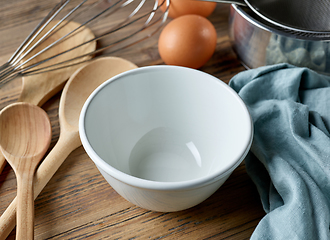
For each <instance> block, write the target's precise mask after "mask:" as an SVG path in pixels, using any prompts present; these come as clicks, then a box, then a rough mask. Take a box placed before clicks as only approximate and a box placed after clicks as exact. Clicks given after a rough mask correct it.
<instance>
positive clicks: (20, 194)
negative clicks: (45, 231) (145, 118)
mask: <svg viewBox="0 0 330 240" xmlns="http://www.w3.org/2000/svg"><path fill="white" fill-rule="evenodd" d="M33 238H34V198H33V174H26V175H25V177H24V178H21V177H18V178H17V232H16V239H17V240H33Z"/></svg>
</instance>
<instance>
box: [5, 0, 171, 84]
mask: <svg viewBox="0 0 330 240" xmlns="http://www.w3.org/2000/svg"><path fill="white" fill-rule="evenodd" d="M151 1H152V3H151ZM169 4H170V0H138V1H137V0H115V1H114V2H111V1H104V0H80V1H78V3H77V1H74V0H62V1H61V2H59V3H58V4H57V5H56V6H55V7H54V8H53V9H52V10H51V11H50V12H49V13H48V15H47V16H46V17H45V18H44V19H43V20H42V21H41V22H40V23H39V24H38V25H37V27H36V28H35V29H34V30H33V31H32V32H31V33H30V35H29V36H28V37H27V38H26V39H25V41H24V42H23V43H22V44H21V45H20V47H19V48H18V49H17V50H16V52H15V53H14V54H13V55H12V57H11V58H10V59H9V60H8V61H7V62H6V63H5V64H4V65H2V66H0V87H1V86H2V85H3V84H5V83H7V82H9V81H11V80H12V79H14V78H16V77H18V76H27V75H33V74H38V73H43V72H47V71H54V70H59V69H62V68H66V67H70V66H74V65H78V64H81V63H84V62H86V61H89V60H90V59H91V57H92V56H95V55H97V54H101V53H102V55H110V54H114V53H115V52H117V51H119V50H122V49H124V48H128V47H130V46H132V45H134V44H136V43H139V42H141V41H143V40H145V39H146V38H149V37H150V36H152V35H154V34H155V33H156V32H157V31H158V30H159V29H160V28H161V27H162V25H163V24H164V23H165V21H166V19H167V11H165V12H164V13H163V12H161V10H160V9H159V7H160V6H161V5H166V6H167V9H168V7H169ZM128 6H130V7H131V9H132V10H131V11H130V14H129V15H128V16H122V15H121V12H120V11H121V9H123V8H126V7H128ZM110 15H111V16H113V17H112V18H108V17H109V16H110ZM56 19H59V20H56ZM79 19H80V21H79ZM100 20H102V21H106V20H107V21H112V22H113V23H114V24H113V25H112V26H111V28H110V29H107V31H105V32H100V31H99V30H98V25H102V21H100ZM72 22H74V23H75V25H74V28H73V29H72V30H71V29H70V31H67V32H65V34H57V35H59V37H57V38H55V39H52V40H51V41H50V40H49V39H51V38H54V36H55V35H56V33H58V32H59V31H61V30H62V29H64V28H65V27H66V26H67V25H68V24H70V23H72ZM76 22H80V23H79V24H77V23H76ZM91 26H93V28H94V29H95V33H96V34H95V36H93V37H90V38H88V39H83V40H81V41H80V42H78V43H77V44H76V45H74V46H71V47H69V48H68V49H64V50H63V51H61V52H57V53H56V54H54V55H51V56H49V54H48V55H47V54H46V53H47V51H50V49H52V48H54V47H56V46H58V45H60V44H63V42H65V41H69V40H70V38H72V37H74V36H77V35H78V34H79V33H81V32H82V31H84V30H86V28H90V27H91ZM129 26H134V27H131V28H130V31H125V29H126V28H127V27H129ZM94 29H93V32H94ZM132 29H133V30H132ZM119 31H121V32H123V33H121V34H120V37H119V38H116V36H115V35H116V33H118V32H119ZM95 41H104V44H103V45H102V46H101V47H99V48H97V49H96V50H93V51H90V52H87V53H84V54H80V55H75V54H71V55H70V57H67V58H65V57H64V58H63V56H64V55H65V54H69V53H70V52H71V53H72V52H73V51H75V50H76V49H78V48H81V47H84V46H86V45H87V44H90V43H92V42H95ZM44 55H45V56H46V57H45V58H43V56H44ZM63 59H64V60H63Z"/></svg>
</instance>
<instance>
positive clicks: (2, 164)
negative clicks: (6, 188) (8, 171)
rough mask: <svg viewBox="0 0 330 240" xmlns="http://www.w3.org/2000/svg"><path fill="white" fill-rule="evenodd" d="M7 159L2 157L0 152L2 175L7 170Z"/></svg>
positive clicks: (0, 170) (0, 171)
mask: <svg viewBox="0 0 330 240" xmlns="http://www.w3.org/2000/svg"><path fill="white" fill-rule="evenodd" d="M6 163H7V161H6V159H5V157H4V156H3V155H2V153H1V151H0V174H1V173H2V170H3V169H4V168H5V166H6Z"/></svg>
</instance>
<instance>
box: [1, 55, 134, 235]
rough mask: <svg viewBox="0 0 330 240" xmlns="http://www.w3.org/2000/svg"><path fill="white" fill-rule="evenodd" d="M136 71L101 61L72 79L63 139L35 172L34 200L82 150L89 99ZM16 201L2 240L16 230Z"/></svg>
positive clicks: (64, 103)
mask: <svg viewBox="0 0 330 240" xmlns="http://www.w3.org/2000/svg"><path fill="white" fill-rule="evenodd" d="M134 68H137V66H136V65H134V64H133V63H131V62H129V61H126V60H124V59H121V58H116V57H107V58H99V59H96V60H93V61H92V62H90V63H89V64H87V65H86V66H84V67H82V68H80V69H79V70H77V71H76V72H75V73H74V74H73V75H72V76H71V78H70V79H69V81H68V82H67V84H66V85H65V87H64V89H63V93H62V96H61V99H60V105H59V120H60V126H61V128H60V129H61V130H60V137H59V140H58V142H57V143H56V145H55V146H54V148H53V149H52V151H51V152H50V153H49V154H48V156H47V157H46V158H45V159H44V160H43V162H42V163H41V165H40V166H39V168H38V170H37V172H36V175H35V183H34V186H35V188H34V198H37V196H38V195H39V193H40V192H41V191H42V189H43V188H44V187H45V186H46V184H47V183H48V182H49V180H50V179H51V178H52V176H53V175H54V174H55V172H56V171H57V169H58V168H59V167H60V166H61V164H62V163H63V162H64V160H65V159H66V158H67V157H68V156H69V154H70V153H71V152H72V151H73V150H75V149H76V148H78V147H80V146H81V142H80V137H79V131H78V129H79V126H78V125H79V124H78V123H79V116H80V111H81V109H82V107H83V105H84V103H85V101H86V100H87V98H88V97H89V95H90V94H91V93H92V92H93V91H94V90H95V89H96V88H97V87H98V86H99V85H101V84H102V83H103V82H105V81H106V80H108V79H109V78H111V77H113V76H115V75H117V74H119V73H121V72H124V71H127V70H130V69H134ZM16 201H17V200H16V198H15V199H14V200H13V201H12V202H11V204H10V205H9V207H8V208H7V209H6V211H5V212H4V213H3V214H2V216H1V217H0V239H5V238H6V237H7V236H8V235H9V234H10V232H11V231H12V229H13V228H14V227H15V213H16Z"/></svg>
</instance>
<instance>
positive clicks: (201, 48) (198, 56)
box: [158, 15, 217, 69]
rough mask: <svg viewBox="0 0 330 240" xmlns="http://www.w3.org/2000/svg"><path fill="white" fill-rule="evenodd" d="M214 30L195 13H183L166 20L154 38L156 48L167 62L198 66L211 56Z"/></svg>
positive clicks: (215, 34) (208, 22)
mask: <svg viewBox="0 0 330 240" xmlns="http://www.w3.org/2000/svg"><path fill="white" fill-rule="evenodd" d="M216 45H217V33H216V30H215V28H214V26H213V24H212V23H211V22H210V21H209V20H208V19H206V18H204V17H202V16H199V15H184V16H181V17H178V18H176V19H174V20H172V21H171V22H169V23H168V24H167V25H166V26H165V27H164V29H163V30H162V32H161V34H160V36H159V40H158V51H159V54H160V56H161V58H162V59H163V61H164V62H165V63H166V64H167V65H177V66H184V67H190V68H195V69H197V68H200V67H201V66H203V65H204V64H205V63H206V62H207V61H208V60H209V59H210V58H211V57H212V55H213V53H214V51H215V48H216Z"/></svg>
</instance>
